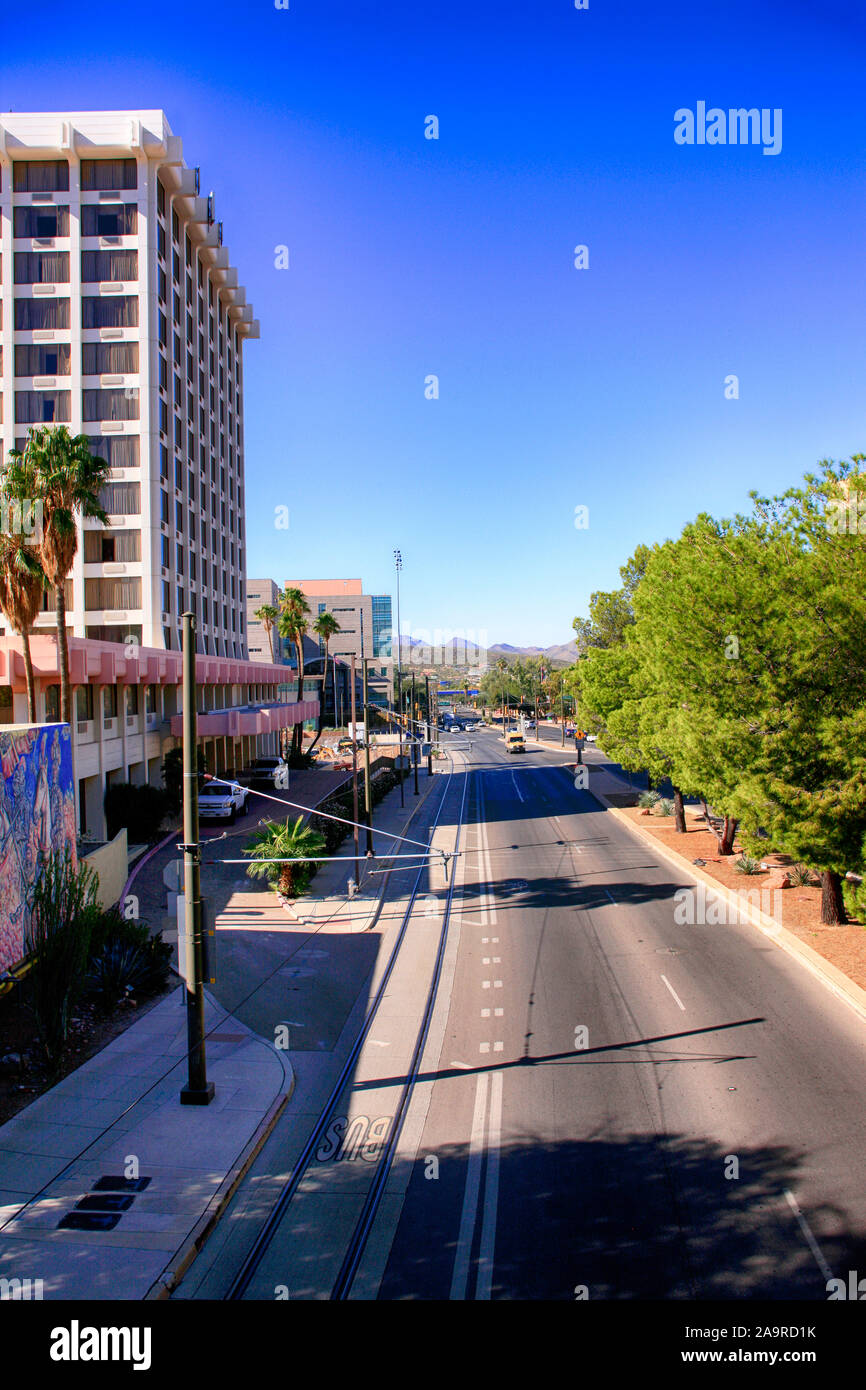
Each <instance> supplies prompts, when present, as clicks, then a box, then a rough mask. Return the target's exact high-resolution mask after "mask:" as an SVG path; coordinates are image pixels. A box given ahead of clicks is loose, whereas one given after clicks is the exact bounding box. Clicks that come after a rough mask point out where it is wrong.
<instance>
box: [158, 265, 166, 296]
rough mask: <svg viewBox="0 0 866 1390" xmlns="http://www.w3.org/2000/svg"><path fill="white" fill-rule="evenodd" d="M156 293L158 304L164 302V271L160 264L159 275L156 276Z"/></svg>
mask: <svg viewBox="0 0 866 1390" xmlns="http://www.w3.org/2000/svg"><path fill="white" fill-rule="evenodd" d="M157 295H158V297H159V302H160V304H164V303H165V296H166V280H165V271H164V270H163V268H162V266H160V267H159V275H158V277H157Z"/></svg>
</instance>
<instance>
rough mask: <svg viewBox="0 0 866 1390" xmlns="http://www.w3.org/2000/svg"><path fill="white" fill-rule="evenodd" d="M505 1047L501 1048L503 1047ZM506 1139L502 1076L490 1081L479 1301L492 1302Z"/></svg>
mask: <svg viewBox="0 0 866 1390" xmlns="http://www.w3.org/2000/svg"><path fill="white" fill-rule="evenodd" d="M500 1046H501V1045H500ZM501 1139H502V1073H501V1072H494V1074H493V1076H492V1077H491V1078H490V1121H489V1124H488V1129H487V1181H486V1183H485V1185H484V1208H483V1216H482V1218H481V1245H480V1247H479V1251H478V1280H477V1283H476V1285H475V1297H476V1299H488V1298H490V1292H491V1287H492V1284H493V1252H494V1247H495V1244H496V1206H497V1203H498V1201H499V1149H500V1144H501Z"/></svg>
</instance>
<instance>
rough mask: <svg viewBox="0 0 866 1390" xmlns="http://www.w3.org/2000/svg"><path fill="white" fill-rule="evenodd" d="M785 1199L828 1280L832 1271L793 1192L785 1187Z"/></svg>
mask: <svg viewBox="0 0 866 1390" xmlns="http://www.w3.org/2000/svg"><path fill="white" fill-rule="evenodd" d="M785 1201H786V1202H787V1203H788V1206H789V1207H790V1208H791V1210H792V1212H793V1213H794V1215H795V1216H796V1218H797V1220H798V1222H799V1223H800V1230H801V1231H802V1232H803V1235H804V1236H805V1237H806V1244H807V1245H808V1247H809V1249H810V1250H811V1251H812V1254H813V1255H814V1257H815V1263H816V1264H817V1266H818V1268H819V1269H820V1271H821V1273H822V1275H823V1276H824V1279H825V1281H827V1282H829V1280H830V1279H832V1278H833V1271H832V1269H831V1268H830V1266H829V1265H828V1263H827V1261H826V1260H825V1259H824V1256H823V1254H822V1253H821V1247H820V1246H819V1244H818V1242H817V1240H816V1239H815V1237H814V1236H813V1235H812V1232H811V1230H810V1228H809V1223H808V1221H807V1220H806V1218H805V1216H804V1215H803V1213H802V1212H801V1210H800V1207H799V1205H798V1203H797V1198H796V1197H795V1196H794V1194H793V1192H789V1191H788V1189H787V1188H785Z"/></svg>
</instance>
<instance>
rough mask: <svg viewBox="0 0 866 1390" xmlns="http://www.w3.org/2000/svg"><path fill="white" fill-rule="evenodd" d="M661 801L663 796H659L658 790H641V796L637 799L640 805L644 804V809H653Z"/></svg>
mask: <svg viewBox="0 0 866 1390" xmlns="http://www.w3.org/2000/svg"><path fill="white" fill-rule="evenodd" d="M659 801H661V797H660V796H659V794H658V792H654V791H649V792H641V794H640V796H639V797H638V799H637V804H638V806H643V808H644V810H648V811H651V810H652V808H653V806H655V805H656V803H657V802H659Z"/></svg>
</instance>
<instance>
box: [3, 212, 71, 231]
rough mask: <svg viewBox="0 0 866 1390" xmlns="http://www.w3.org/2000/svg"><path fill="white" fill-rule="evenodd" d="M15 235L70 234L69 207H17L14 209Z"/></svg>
mask: <svg viewBox="0 0 866 1390" xmlns="http://www.w3.org/2000/svg"><path fill="white" fill-rule="evenodd" d="M13 226H14V230H13V236H16V237H55V236H69V208H68V207H66V206H62V207H50V208H44V207H23V208H22V207H17V208H14V209H13Z"/></svg>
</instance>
